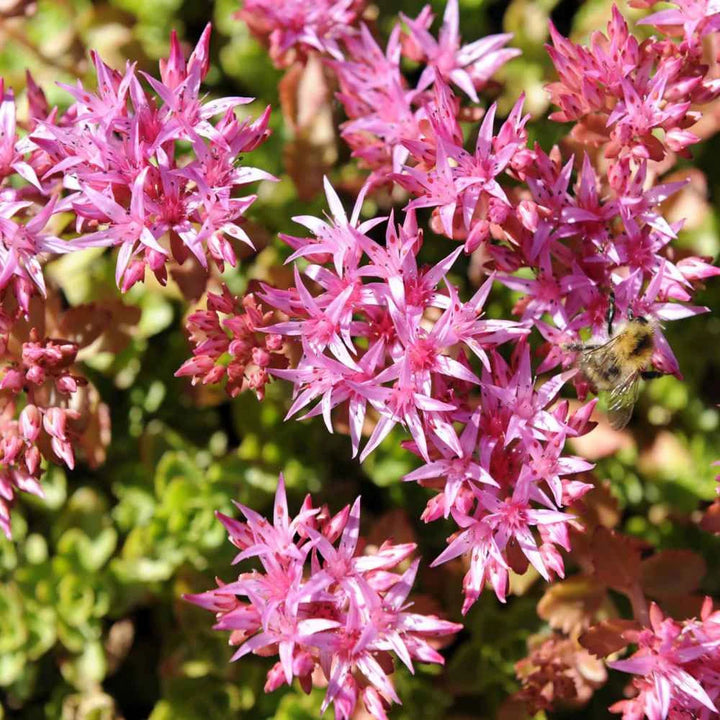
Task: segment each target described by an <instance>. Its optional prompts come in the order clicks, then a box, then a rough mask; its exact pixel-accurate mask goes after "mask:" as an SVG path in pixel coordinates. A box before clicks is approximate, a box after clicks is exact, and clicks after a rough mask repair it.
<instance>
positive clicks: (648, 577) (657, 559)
mask: <svg viewBox="0 0 720 720" xmlns="http://www.w3.org/2000/svg"><path fill="white" fill-rule="evenodd" d="M706 570H707V568H706V567H705V561H704V560H703V559H702V558H701V557H700V556H699V555H698V554H697V553H694V552H692V550H661V551H660V552H658V553H656V554H655V555H653V556H652V557H649V558H648V559H647V560H643V562H642V565H641V569H640V583H641V585H642V588H643V591H644V592H645V594H646V595H649V596H650V597H653V598H666V597H675V596H678V595H686V594H687V593H691V592H692V591H693V590H696V589H697V588H698V586H699V585H700V581H701V580H702V579H703V577H704V576H705V572H706Z"/></svg>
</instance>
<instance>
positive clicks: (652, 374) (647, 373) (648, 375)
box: [640, 370, 666, 380]
mask: <svg viewBox="0 0 720 720" xmlns="http://www.w3.org/2000/svg"><path fill="white" fill-rule="evenodd" d="M665 374H666V373H662V372H660V371H659V370H643V371H642V372H641V373H640V377H641V378H642V379H643V380H654V379H655V378H659V377H662V376H663V375H665Z"/></svg>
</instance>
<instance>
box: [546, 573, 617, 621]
mask: <svg viewBox="0 0 720 720" xmlns="http://www.w3.org/2000/svg"><path fill="white" fill-rule="evenodd" d="M612 610H613V608H612V605H611V604H610V600H609V599H608V597H607V592H606V590H605V586H604V585H603V584H601V583H598V582H597V581H596V580H595V579H594V578H591V577H587V576H586V575H576V576H575V577H571V578H568V579H567V580H563V581H562V582H557V583H554V584H553V585H551V586H550V587H549V588H548V589H547V590H546V591H545V594H544V595H543V596H542V598H541V599H540V602H539V603H538V606H537V612H538V615H539V616H540V617H541V618H542V619H543V620H547V622H548V623H549V625H550V627H551V628H553V629H555V630H561V631H562V632H563V633H564V634H565V635H574V634H575V633H577V632H579V631H580V630H582V629H584V628H587V627H589V626H590V625H592V624H593V623H594V622H596V621H597V619H598V614H599V613H601V612H603V613H605V614H607V613H609V612H612Z"/></svg>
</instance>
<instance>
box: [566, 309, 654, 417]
mask: <svg viewBox="0 0 720 720" xmlns="http://www.w3.org/2000/svg"><path fill="white" fill-rule="evenodd" d="M614 315H615V304H614V298H612V297H611V303H610V308H609V310H608V335H609V336H610V339H609V340H607V341H606V342H603V343H588V344H585V345H584V344H574V343H573V344H569V345H566V346H565V349H567V350H571V351H573V352H579V353H580V357H579V359H578V363H577V364H578V367H579V368H580V371H581V372H582V373H583V375H585V377H586V378H587V379H588V381H589V382H590V383H592V385H593V386H594V387H595V390H596V391H598V392H609V393H610V397H609V401H608V419H609V420H610V425H611V426H612V427H614V428H615V429H616V430H621V429H622V428H624V427H625V426H626V425H627V424H628V422H629V421H630V418H631V417H632V412H633V407H634V406H635V402H636V401H637V398H638V394H639V392H640V378H643V379H645V380H649V379H652V378H656V377H660V375H662V373H660V372H658V371H656V370H651V369H650V363H651V360H652V355H653V351H654V350H655V326H654V325H653V322H652V321H650V320H648V319H647V318H644V317H638V316H635V315H633V314H632V312H631V311H628V320H627V322H626V323H625V324H624V325H623V326H622V327H621V328H620V329H619V330H618V331H617V332H616V333H613V328H612V324H613V318H614Z"/></svg>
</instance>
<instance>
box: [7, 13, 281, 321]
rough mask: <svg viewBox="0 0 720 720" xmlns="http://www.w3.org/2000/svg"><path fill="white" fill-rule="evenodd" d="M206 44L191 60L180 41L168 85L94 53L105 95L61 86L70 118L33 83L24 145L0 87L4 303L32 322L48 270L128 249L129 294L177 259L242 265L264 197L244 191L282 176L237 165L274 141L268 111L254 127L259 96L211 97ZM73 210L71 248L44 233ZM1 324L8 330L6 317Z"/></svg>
mask: <svg viewBox="0 0 720 720" xmlns="http://www.w3.org/2000/svg"><path fill="white" fill-rule="evenodd" d="M209 42H210V26H208V27H207V28H206V30H205V32H204V33H203V35H202V37H201V39H200V41H199V42H198V45H197V47H196V48H195V50H194V51H193V52H192V54H191V55H190V57H189V59H188V61H187V62H186V61H185V59H184V56H183V54H182V49H181V47H180V44H179V41H178V39H177V37H176V36H175V34H173V35H172V38H171V50H170V55H169V57H168V58H167V59H165V60H162V61H161V62H160V80H157V79H155V78H153V77H151V76H149V75H147V74H145V73H138V71H137V70H136V67H135V64H128V65H127V67H126V69H125V72H124V73H120V72H118V71H116V70H113V69H112V68H110V67H109V66H107V65H106V64H105V63H104V62H103V61H102V60H101V59H100V57H99V56H98V55H97V54H96V53H93V55H92V60H93V64H94V67H95V71H96V75H97V85H98V87H97V89H96V91H94V92H93V91H91V90H88V89H86V88H85V87H83V85H82V84H81V83H80V82H79V81H78V83H77V84H76V85H73V86H63V87H64V88H65V89H66V90H67V91H68V93H70V95H71V96H72V97H73V99H74V103H73V104H72V105H71V106H70V107H69V108H68V110H67V111H66V112H65V113H62V114H61V113H59V112H58V110H57V109H53V110H49V108H48V105H47V102H46V100H45V97H44V95H43V93H42V91H41V90H40V89H39V88H38V87H37V86H35V85H34V83H32V81H30V86H29V92H28V98H29V104H30V113H29V115H30V121H29V123H28V126H27V128H26V130H27V131H28V134H26V135H25V136H24V137H22V138H20V137H19V136H18V133H17V123H16V108H15V101H14V97H13V94H12V92H10V91H7V90H6V89H5V88H4V87H3V84H2V82H1V81H0V183H1V185H0V292H2V293H3V298H4V303H3V304H4V305H5V304H7V298H8V297H9V296H12V297H13V298H14V302H16V303H17V304H18V305H19V306H20V309H21V310H22V311H24V313H25V314H27V306H28V298H29V296H30V295H32V294H33V293H40V294H41V295H45V282H44V279H43V275H42V269H41V265H42V261H43V260H45V259H47V258H48V257H52V256H53V255H58V254H63V253H67V252H71V251H76V250H81V249H83V248H86V247H92V246H100V247H117V248H118V249H119V255H118V261H117V272H116V279H117V282H118V285H119V286H120V287H121V288H122V290H123V291H125V290H127V289H128V288H130V287H131V286H132V285H133V284H134V283H136V282H138V281H139V280H142V279H143V277H144V275H145V270H146V268H147V267H149V268H150V269H151V270H152V272H153V273H154V274H155V276H156V277H157V279H158V280H159V281H160V282H162V283H164V282H165V281H166V279H167V265H168V261H169V260H170V259H171V258H172V259H173V260H174V261H175V262H177V263H180V264H181V263H183V262H185V261H186V260H187V259H188V258H193V259H194V260H195V261H196V262H197V263H198V264H199V265H200V266H201V267H202V268H205V269H207V267H208V262H209V261H213V262H214V263H215V264H217V266H218V267H219V268H222V267H223V266H224V264H225V263H229V264H231V265H234V264H235V262H236V254H235V249H234V248H233V242H234V241H240V242H244V243H246V244H249V245H251V246H252V243H251V241H250V238H249V237H248V236H247V234H246V233H245V231H244V230H243V229H242V227H241V224H242V217H243V215H244V213H245V212H246V210H247V209H248V208H249V207H250V205H252V203H253V202H254V200H255V196H254V195H245V196H239V195H238V191H239V190H240V189H241V188H243V187H244V186H245V185H247V184H249V183H252V182H255V181H257V180H262V179H268V180H269V179H273V178H272V176H270V175H269V174H268V173H266V172H264V171H261V170H258V169H256V168H252V167H245V166H240V165H238V162H237V159H238V156H239V155H240V154H241V153H246V152H249V151H251V150H252V149H253V148H255V147H257V145H258V144H260V143H262V142H263V141H264V140H265V138H266V137H267V135H268V133H269V131H268V128H267V124H268V118H269V108H268V109H266V110H265V112H264V113H263V114H262V115H261V116H260V117H259V118H258V119H257V120H255V121H252V120H251V119H244V120H240V119H238V117H237V116H236V113H235V110H236V108H237V107H239V106H240V105H243V104H246V103H248V102H250V101H251V98H242V97H228V98H222V99H220V100H211V101H206V100H205V98H204V97H203V96H202V95H201V93H200V91H201V82H202V80H203V79H204V78H205V76H206V75H207V72H208V69H209V57H208V47H209ZM143 77H144V79H145V80H146V82H147V88H146V87H143V84H142V83H141V79H142V78H143ZM215 118H219V119H217V120H215V121H214V119H215ZM187 147H189V148H190V152H189V153H188V152H187V151H186V150H185V148H187ZM11 181H13V182H11ZM68 211H71V212H72V213H73V214H74V217H75V223H74V229H75V233H74V234H70V236H69V238H68V239H64V238H60V237H57V236H56V235H55V234H53V233H52V232H49V231H48V230H47V229H46V228H48V227H49V226H51V225H52V226H53V227H55V226H58V223H57V222H52V221H54V219H55V216H56V215H59V214H60V213H65V212H68ZM4 317H5V318H6V321H5V322H6V324H7V322H8V320H7V318H8V312H7V309H5V312H4Z"/></svg>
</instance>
